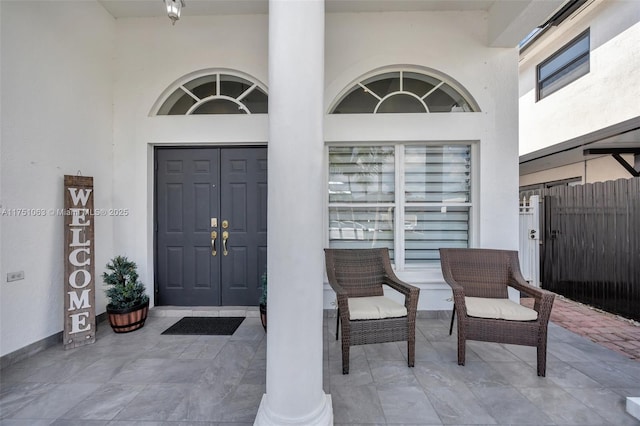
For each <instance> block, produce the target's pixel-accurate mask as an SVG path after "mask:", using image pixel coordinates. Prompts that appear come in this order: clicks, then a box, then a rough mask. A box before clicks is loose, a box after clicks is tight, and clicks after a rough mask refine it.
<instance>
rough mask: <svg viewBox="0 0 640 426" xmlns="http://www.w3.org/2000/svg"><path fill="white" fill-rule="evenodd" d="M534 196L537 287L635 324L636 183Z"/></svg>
mask: <svg viewBox="0 0 640 426" xmlns="http://www.w3.org/2000/svg"><path fill="white" fill-rule="evenodd" d="M540 195H541V196H542V197H543V204H544V207H543V208H544V215H543V216H544V218H543V228H542V229H543V232H542V234H543V239H542V242H543V244H542V247H541V263H542V265H541V269H542V273H541V275H542V287H543V288H546V289H549V290H551V291H554V292H556V293H558V294H562V295H565V296H567V297H569V298H571V299H573V300H577V301H580V302H583V303H587V304H589V305H591V306H595V307H598V308H602V309H604V310H606V311H608V312H612V313H616V314H619V315H622V316H624V317H627V318H632V319H635V320H640V178H633V179H619V180H616V181H607V182H600V183H594V184H586V185H578V186H563V187H554V188H548V189H544V190H541V191H540Z"/></svg>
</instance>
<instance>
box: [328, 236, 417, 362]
mask: <svg viewBox="0 0 640 426" xmlns="http://www.w3.org/2000/svg"><path fill="white" fill-rule="evenodd" d="M325 261H326V267H327V277H328V278H329V284H330V285H331V287H332V288H333V290H334V291H335V292H336V297H337V299H338V318H337V323H336V340H337V339H338V330H339V327H340V323H342V328H341V331H342V374H349V348H350V347H351V346H355V345H365V344H369V343H384V342H396V341H407V359H408V365H409V367H413V366H414V363H415V346H416V338H415V336H416V334H415V329H416V311H417V309H418V296H419V293H420V289H418V288H417V287H414V286H412V285H409V284H407V283H405V282H402V281H400V280H399V279H398V278H397V277H396V275H395V273H394V272H393V269H392V268H391V262H390V261H389V251H388V249H386V248H380V249H325ZM383 284H386V285H388V286H389V287H391V288H393V289H395V290H397V291H399V292H400V293H402V294H403V295H404V297H405V301H404V306H402V305H400V304H399V303H396V302H394V301H392V300H390V299H389V298H386V297H383V296H384V291H383V287H382V285H383ZM363 308H364V309H363Z"/></svg>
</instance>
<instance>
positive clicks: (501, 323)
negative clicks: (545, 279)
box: [440, 249, 555, 377]
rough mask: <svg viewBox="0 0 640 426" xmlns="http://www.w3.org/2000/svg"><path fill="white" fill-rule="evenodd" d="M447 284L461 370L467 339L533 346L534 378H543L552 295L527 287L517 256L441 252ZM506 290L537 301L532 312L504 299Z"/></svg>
mask: <svg viewBox="0 0 640 426" xmlns="http://www.w3.org/2000/svg"><path fill="white" fill-rule="evenodd" d="M440 263H441V265H442V273H443V275H444V279H445V281H446V282H447V283H448V284H449V285H450V286H451V289H452V290H453V302H454V305H453V314H452V317H451V327H450V328H449V334H451V331H452V328H453V318H454V316H455V314H456V312H457V313H458V364H459V365H464V361H465V347H466V341H467V340H479V341H485V342H496V343H509V344H514V345H525V346H535V347H536V348H537V350H538V376H543V377H544V375H545V374H546V364H547V325H548V323H549V316H550V315H551V308H552V306H553V300H554V298H555V294H553V293H551V292H548V291H546V290H542V289H540V288H537V287H534V286H532V285H530V284H529V283H527V282H526V281H525V279H524V278H523V277H522V274H521V273H520V264H519V263H518V252H516V251H508V250H491V249H440ZM507 287H513V288H515V289H516V290H519V291H521V292H523V293H526V294H527V295H529V296H531V297H533V298H534V299H535V303H534V308H533V310H531V309H529V308H526V307H524V306H520V305H518V304H517V303H515V302H510V301H509V300H508V294H507Z"/></svg>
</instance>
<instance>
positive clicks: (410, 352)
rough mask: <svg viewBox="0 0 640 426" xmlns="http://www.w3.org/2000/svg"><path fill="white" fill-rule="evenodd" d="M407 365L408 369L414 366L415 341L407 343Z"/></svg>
mask: <svg viewBox="0 0 640 426" xmlns="http://www.w3.org/2000/svg"><path fill="white" fill-rule="evenodd" d="M407 359H408V362H407V365H409V367H413V366H415V364H416V341H415V340H409V341H408V342H407Z"/></svg>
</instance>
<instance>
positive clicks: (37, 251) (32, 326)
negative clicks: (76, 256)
mask: <svg viewBox="0 0 640 426" xmlns="http://www.w3.org/2000/svg"><path fill="white" fill-rule="evenodd" d="M0 8H1V10H2V13H1V19H2V21H1V24H0V27H1V40H2V41H1V42H2V45H1V55H2V60H1V66H2V81H1V84H2V90H1V98H0V100H1V104H2V130H1V132H2V159H1V167H0V170H1V171H0V174H1V185H2V186H1V190H0V195H1V199H0V204H1V205H2V207H1V208H2V209H10V210H11V209H23V208H24V209H43V210H48V209H50V208H59V209H61V208H62V207H63V176H64V175H65V174H71V175H75V174H77V173H78V171H81V172H82V174H83V175H84V176H93V177H94V190H95V192H94V194H95V198H94V205H95V207H96V208H110V207H111V196H112V181H111V174H112V124H113V113H112V93H113V84H112V78H113V72H112V58H113V52H112V46H113V35H114V22H115V21H114V19H113V18H112V17H111V16H110V15H109V14H108V13H106V11H105V10H104V9H103V8H102V7H101V6H100V5H98V4H97V3H94V2H55V3H52V2H47V1H44V2H38V1H20V2H17V1H16V2H12V1H2V2H0ZM5 213H6V212H5ZM116 220H117V219H112V218H108V217H101V218H99V219H96V221H95V242H96V244H95V260H96V275H98V274H100V273H101V272H102V270H103V269H104V265H105V264H106V263H107V261H108V259H109V258H110V257H111V256H112V255H113V251H112V248H113V244H112V232H113V227H114V226H115V225H116ZM0 221H1V223H2V239H1V243H0V244H1V247H0V256H1V258H2V264H1V266H0V279H1V281H0V304H1V307H0V324H1V326H0V355H6V354H8V353H11V352H13V351H15V350H17V349H19V348H22V347H24V346H26V345H28V344H31V343H34V342H37V341H39V340H41V339H44V338H46V337H48V336H51V335H53V334H55V333H57V332H60V331H62V329H63V308H64V300H63V290H64V287H63V260H64V259H63V249H64V239H63V217H62V216H51V215H49V214H47V215H46V216H38V217H33V216H24V215H19V216H14V215H12V214H11V213H8V214H7V215H3V216H2V217H0ZM17 271H24V276H25V278H24V280H20V281H14V282H6V276H7V273H9V272H17ZM96 306H97V311H98V313H99V312H104V309H105V308H104V307H105V297H104V292H103V291H102V280H101V279H99V278H97V279H96Z"/></svg>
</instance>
